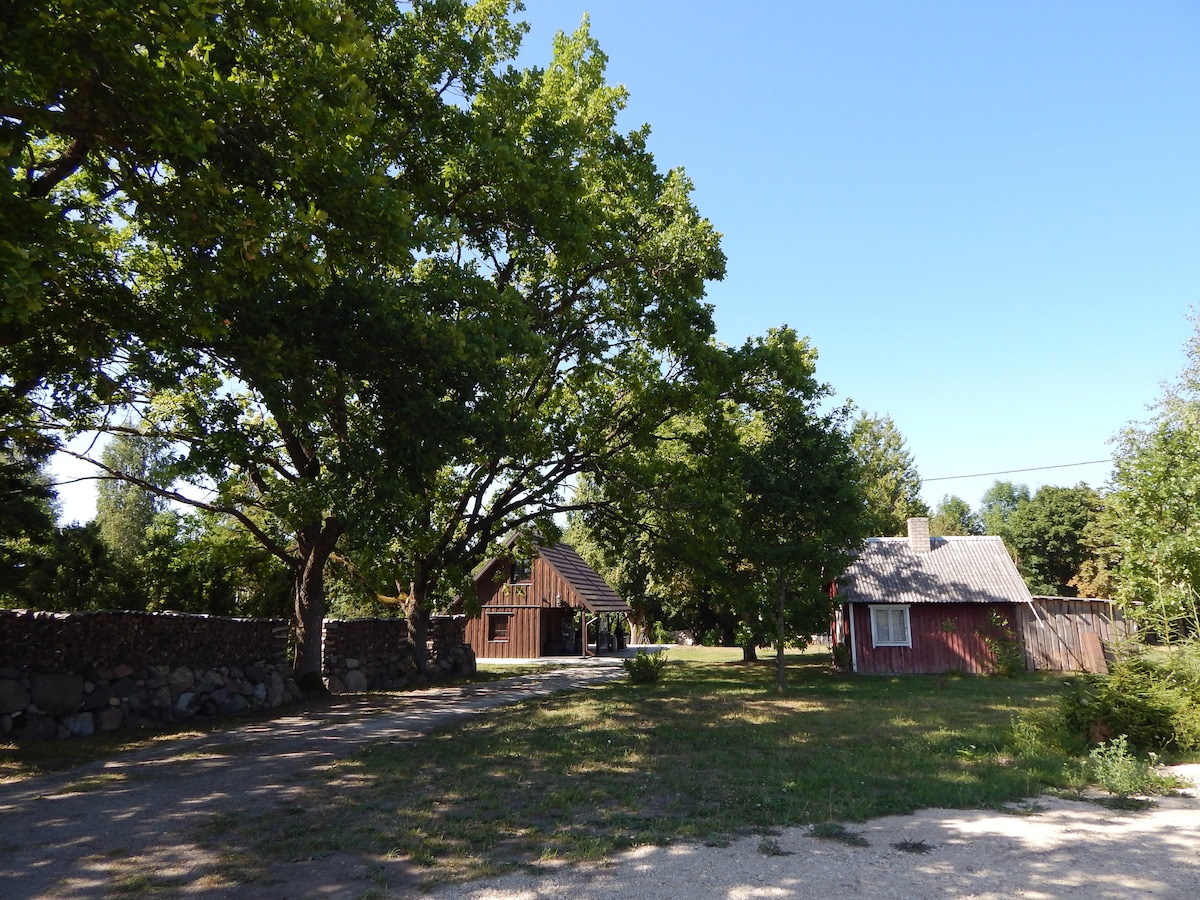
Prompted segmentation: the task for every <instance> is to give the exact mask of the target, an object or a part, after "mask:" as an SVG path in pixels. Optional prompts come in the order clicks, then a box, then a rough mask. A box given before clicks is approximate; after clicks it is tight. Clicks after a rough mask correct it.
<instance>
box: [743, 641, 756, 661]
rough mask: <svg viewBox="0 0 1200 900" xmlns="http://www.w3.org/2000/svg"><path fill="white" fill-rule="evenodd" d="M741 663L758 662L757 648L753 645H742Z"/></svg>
mask: <svg viewBox="0 0 1200 900" xmlns="http://www.w3.org/2000/svg"><path fill="white" fill-rule="evenodd" d="M742 662H758V648H757V647H756V646H755V645H754V644H752V643H749V644H742Z"/></svg>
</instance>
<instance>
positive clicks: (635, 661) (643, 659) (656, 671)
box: [622, 650, 667, 684]
mask: <svg viewBox="0 0 1200 900" xmlns="http://www.w3.org/2000/svg"><path fill="white" fill-rule="evenodd" d="M622 665H623V666H625V671H626V672H628V673H629V680H630V682H632V683H633V684H653V683H654V682H656V681H658V680H659V679H660V678H662V673H663V670H664V669H666V667H667V655H666V654H665V653H647V652H646V651H645V650H639V651H638V652H637V656H634V657H632V658H630V659H627V660H625V661H624V662H623V663H622Z"/></svg>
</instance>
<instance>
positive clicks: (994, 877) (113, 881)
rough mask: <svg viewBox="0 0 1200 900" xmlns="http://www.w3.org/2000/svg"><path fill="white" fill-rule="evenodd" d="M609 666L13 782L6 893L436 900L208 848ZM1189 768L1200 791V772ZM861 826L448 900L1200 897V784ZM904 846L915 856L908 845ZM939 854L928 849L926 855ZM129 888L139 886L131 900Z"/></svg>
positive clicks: (469, 888) (390, 879) (519, 881)
mask: <svg viewBox="0 0 1200 900" xmlns="http://www.w3.org/2000/svg"><path fill="white" fill-rule="evenodd" d="M608 662H609V663H610V664H609V665H596V666H586V667H573V668H570V669H565V670H559V671H555V672H549V673H542V674H537V675H528V676H523V677H520V678H516V679H511V680H506V681H503V682H494V683H491V684H482V685H473V686H469V687H453V688H436V689H431V690H426V691H419V692H413V693H411V694H406V695H403V696H402V697H401V698H396V697H394V696H390V697H372V696H367V697H356V698H352V699H349V700H338V701H337V702H335V703H333V704H332V705H330V706H328V707H325V708H321V709H315V710H310V711H305V712H303V713H300V714H297V715H292V716H285V717H282V718H279V719H274V720H271V721H268V722H259V723H253V724H247V725H244V726H241V727H238V728H235V729H232V730H230V731H226V732H222V733H220V734H214V735H208V736H205V737H203V738H189V739H184V740H177V741H171V742H169V743H165V744H163V745H162V746H159V747H156V748H153V749H151V750H145V751H139V752H137V753H131V754H126V755H124V756H122V757H120V758H118V759H113V760H108V761H105V762H101V763H95V764H92V765H89V766H85V767H82V768H80V769H75V770H72V771H71V772H67V773H59V774H55V775H49V776H42V777H38V778H34V779H30V780H27V781H23V782H16V783H10V784H3V785H0V898H20V900H34V898H39V900H40V898H45V900H51V898H53V900H81V898H101V897H111V896H134V897H136V896H156V897H188V898H203V900H216V898H231V900H289V898H292V900H318V898H320V900H356V898H367V897H370V898H399V897H409V896H414V895H420V894H419V892H418V891H417V889H416V887H415V885H416V880H415V877H416V876H415V875H414V873H413V872H412V870H411V869H409V867H408V866H407V865H406V864H405V863H404V862H403V861H402V860H389V859H386V858H377V857H367V856H359V855H353V854H342V855H335V856H326V857H323V858H321V859H319V860H315V861H313V860H309V861H302V862H295V863H284V864H279V865H276V866H274V867H273V868H272V870H271V876H272V877H271V879H270V883H259V884H252V885H245V886H240V887H234V888H230V887H227V886H223V881H222V879H221V878H220V872H221V865H222V861H221V860H219V859H214V858H213V857H212V856H211V855H210V853H209V852H208V851H207V850H205V849H204V848H203V847H201V846H200V845H199V844H198V843H197V842H196V838H195V836H196V834H197V832H198V830H199V829H200V828H201V827H202V826H203V825H204V824H205V823H207V822H209V821H210V820H211V819H212V817H213V816H214V815H216V814H220V813H225V814H232V815H237V814H239V813H245V812H256V811H260V810H262V809H264V808H270V807H271V806H273V805H276V804H281V803H285V804H286V803H287V802H288V801H289V799H290V798H293V797H298V796H300V794H301V793H302V790H303V787H304V785H305V784H306V783H307V781H308V779H309V776H310V775H311V773H312V772H313V771H315V770H318V769H319V768H321V767H322V766H327V765H329V764H331V763H333V762H334V761H335V760H337V759H340V758H343V757H345V756H347V755H349V754H351V753H353V752H355V751H357V750H358V749H360V748H361V747H363V746H365V745H367V744H370V743H373V742H376V741H380V740H406V739H417V738H419V737H420V736H421V735H423V734H425V733H427V732H429V731H430V730H432V729H434V728H437V727H440V726H442V725H445V724H449V723H451V722H454V721H459V720H461V719H463V718H465V717H468V716H471V715H474V714H477V713H479V712H482V711H485V710H489V709H492V708H494V707H496V706H499V705H502V704H506V703H514V702H517V701H520V700H523V699H526V698H529V697H534V696H540V695H546V694H550V693H554V692H557V691H561V690H570V689H576V688H582V687H586V686H588V685H591V684H597V683H601V682H603V681H605V680H608V679H611V678H615V677H618V676H619V675H620V674H621V670H620V668H619V667H617V666H616V665H613V664H611V663H614V662H615V661H608ZM384 704H386V705H384ZM1178 769H1179V774H1181V775H1182V776H1183V777H1185V778H1188V779H1189V780H1191V781H1193V782H1194V783H1200V766H1185V767H1178ZM849 827H850V828H851V829H853V830H854V831H857V832H859V833H860V834H861V836H862V838H863V839H864V840H865V841H866V842H867V844H868V846H865V847H863V846H850V845H848V844H846V843H843V842H838V841H831V840H820V839H817V838H814V837H812V836H810V835H809V834H808V832H807V831H806V830H805V829H786V830H783V831H781V832H780V833H779V834H778V835H775V836H772V837H768V838H763V837H750V838H745V839H742V840H739V841H736V842H734V843H732V844H730V845H729V846H726V847H708V846H699V845H690V844H682V845H675V846H672V847H666V848H664V847H645V848H639V849H636V850H632V851H629V852H627V853H624V854H621V855H619V856H616V857H613V858H612V859H610V860H608V861H606V862H605V863H602V864H595V865H583V866H570V865H549V866H545V867H543V870H542V871H541V872H539V873H537V874H536V875H532V874H513V875H509V876H505V877H503V878H498V879H493V880H491V881H488V882H474V883H471V884H468V885H462V886H454V887H443V888H441V889H439V890H436V891H434V892H432V893H430V894H428V896H430V897H432V898H434V900H556V898H564V900H567V898H569V900H589V898H597V900H599V898H605V900H611V898H613V897H633V898H675V897H688V898H722V900H758V898H792V897H825V898H828V897H855V896H871V897H873V898H874V900H900V898H903V900H925V898H980V900H984V898H986V900H993V898H995V900H1000V898H1012V897H1024V898H1030V900H1045V898H1059V897H1079V898H1088V900H1091V898H1102V900H1109V898H1111V900H1124V898H1130V900H1132V898H1142V897H1161V898H1179V900H1184V898H1187V900H1196V898H1200V799H1198V798H1197V796H1196V791H1194V790H1193V791H1189V792H1187V793H1186V794H1183V795H1180V796H1176V797H1168V798H1159V799H1157V800H1156V801H1155V803H1154V805H1153V806H1151V807H1149V808H1147V809H1144V810H1137V811H1127V812H1121V811H1116V810H1112V809H1109V808H1106V807H1103V806H1099V805H1097V804H1095V803H1088V802H1072V801H1065V800H1061V799H1054V798H1042V799H1040V800H1038V801H1037V802H1036V804H1031V805H1029V806H1028V807H1027V808H1025V809H1022V810H1018V811H1016V812H1014V813H1013V814H999V813H996V812H991V811H979V810H969V811H961V810H925V811H922V812H919V813H917V814H915V815H912V816H896V817H890V818H886V819H878V820H875V821H872V822H868V823H865V824H862V825H852V826H849ZM902 842H907V844H906V845H905V846H906V847H907V849H898V848H897V847H896V846H895V845H897V844H901V843H902ZM919 850H925V851H927V852H914V851H919ZM147 873H152V876H153V877H150V875H148V874H147ZM114 886H121V887H122V888H123V889H124V891H125V892H124V893H120V894H114Z"/></svg>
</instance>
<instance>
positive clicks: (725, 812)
mask: <svg viewBox="0 0 1200 900" xmlns="http://www.w3.org/2000/svg"><path fill="white" fill-rule="evenodd" d="M671 657H672V664H671V666H670V667H669V668H668V669H667V675H666V678H665V680H664V681H662V682H660V683H658V684H653V685H643V686H634V685H631V684H628V683H626V682H624V681H622V682H614V683H611V684H608V685H605V686H602V687H597V688H594V689H591V690H588V691H584V692H580V693H576V694H569V695H561V696H557V697H553V698H549V699H542V700H537V701H530V702H527V703H524V704H521V705H519V706H516V707H509V708H506V709H503V710H497V711H495V712H493V713H491V714H489V715H487V716H481V717H479V718H476V719H472V720H471V721H470V722H468V723H465V724H462V725H460V726H457V727H454V728H451V729H447V730H444V731H440V732H437V733H435V734H433V735H431V736H429V737H427V738H424V739H422V740H420V741H415V742H405V743H397V744H385V745H378V746H375V747H373V748H370V749H368V750H366V751H364V752H362V753H360V754H358V755H357V756H355V757H353V758H350V759H348V760H345V761H343V762H341V763H339V764H338V765H336V766H335V767H334V768H333V769H331V770H329V771H327V772H325V773H323V776H322V777H321V780H320V781H319V782H316V781H315V782H314V784H313V785H312V786H311V788H310V789H309V791H310V794H309V796H308V797H307V798H306V799H305V800H304V801H302V802H301V803H300V804H298V807H300V808H303V810H304V813H305V814H304V815H297V816H281V815H279V814H278V813H272V814H269V815H263V816H262V817H260V818H259V819H257V820H252V821H249V822H242V823H241V824H239V825H237V826H235V825H233V824H232V823H226V824H225V826H222V827H219V828H217V829H216V833H214V835H213V836H212V837H213V839H215V840H217V841H218V843H220V844H222V845H225V846H229V847H231V848H232V847H235V846H236V847H240V848H243V849H244V848H245V846H246V845H247V844H249V845H251V846H253V847H254V852H256V853H261V854H264V855H266V856H267V857H269V858H271V857H273V858H283V859H286V858H297V857H307V856H311V855H313V854H320V853H322V852H330V851H336V850H354V851H359V852H364V851H365V852H368V853H371V852H374V853H379V854H399V855H404V856H409V857H411V858H412V859H414V860H415V861H417V862H418V863H419V864H422V865H425V866H428V867H429V874H430V877H431V879H433V880H444V879H454V878H459V877H473V876H477V875H480V874H484V873H487V872H493V871H498V870H502V869H505V868H508V867H511V866H513V865H528V864H536V862H537V861H538V860H543V859H548V858H565V859H588V858H596V857H600V856H603V855H605V854H608V853H610V852H612V851H615V850H619V849H621V848H624V847H628V846H632V845H635V844H643V843H662V842H667V841H671V840H676V839H695V840H702V841H708V842H722V841H725V840H728V839H729V838H730V837H732V836H736V835H740V834H746V833H753V832H764V833H768V832H769V830H770V829H771V828H773V827H777V826H788V825H807V824H813V823H820V822H828V821H834V820H841V821H855V820H863V819H867V818H871V817H874V816H880V815H886V814H892V813H905V812H909V811H912V810H916V809H920V808H923V807H954V808H968V807H981V806H997V805H999V804H1002V803H1005V802H1007V801H1012V800H1017V799H1020V798H1022V797H1029V796H1034V795H1037V794H1038V793H1040V792H1041V791H1042V790H1043V789H1044V788H1046V787H1048V786H1055V785H1061V784H1063V783H1064V781H1065V779H1066V776H1064V774H1063V762H1064V760H1063V759H1062V758H1057V759H1042V760H1032V761H1031V760H1028V759H1025V758H1017V757H1016V756H1015V754H1014V753H1013V751H1012V749H1011V748H1010V747H1009V746H1008V744H1009V735H1010V728H1011V725H1012V722H1013V720H1014V719H1015V718H1016V717H1017V716H1019V715H1022V714H1031V713H1032V714H1036V713H1037V712H1039V711H1042V710H1045V709H1047V708H1048V707H1050V706H1052V705H1053V703H1054V698H1055V697H1056V695H1057V694H1058V692H1059V691H1060V690H1061V689H1062V687H1063V682H1064V679H1063V678H1062V677H1052V676H1041V675H1027V676H1022V677H1018V678H1014V679H1004V678H975V677H957V678H947V677H941V676H903V677H894V678H893V677H867V676H853V675H842V674H835V673H832V672H830V671H829V670H828V667H827V655H826V654H824V653H816V652H814V653H810V654H799V653H796V654H790V655H789V660H788V661H789V667H788V668H789V685H790V686H789V690H788V692H787V693H786V694H784V695H779V694H777V693H776V692H775V690H774V678H773V671H774V670H773V664H774V663H773V660H764V661H763V662H760V663H757V664H742V663H741V662H740V661H739V660H740V651H737V650H713V649H708V648H688V649H681V650H678V651H672V653H671Z"/></svg>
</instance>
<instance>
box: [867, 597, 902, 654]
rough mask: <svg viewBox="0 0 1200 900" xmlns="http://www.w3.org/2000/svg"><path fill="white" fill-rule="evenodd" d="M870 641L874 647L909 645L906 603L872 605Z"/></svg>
mask: <svg viewBox="0 0 1200 900" xmlns="http://www.w3.org/2000/svg"><path fill="white" fill-rule="evenodd" d="M871 641H872V646H875V647H911V646H912V631H911V630H910V629H909V627H908V605H907V604H904V605H899V604H897V605H888V606H872V607H871Z"/></svg>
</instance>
